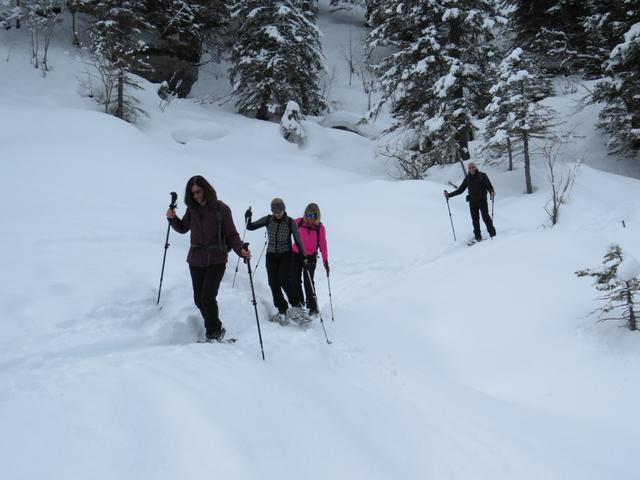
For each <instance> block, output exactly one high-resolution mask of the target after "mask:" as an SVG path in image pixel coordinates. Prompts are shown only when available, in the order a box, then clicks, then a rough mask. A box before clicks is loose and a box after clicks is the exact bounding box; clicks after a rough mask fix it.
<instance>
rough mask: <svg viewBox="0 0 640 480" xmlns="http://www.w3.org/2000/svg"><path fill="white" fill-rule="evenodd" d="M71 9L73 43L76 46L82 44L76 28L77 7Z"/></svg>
mask: <svg viewBox="0 0 640 480" xmlns="http://www.w3.org/2000/svg"><path fill="white" fill-rule="evenodd" d="M69 10H71V29H72V30H73V44H74V45H75V46H76V47H79V46H80V39H79V38H78V32H77V30H76V9H75V8H73V9H71V8H70V9H69Z"/></svg>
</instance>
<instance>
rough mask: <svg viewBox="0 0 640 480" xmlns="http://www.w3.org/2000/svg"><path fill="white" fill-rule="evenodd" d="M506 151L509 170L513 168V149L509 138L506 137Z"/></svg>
mask: <svg viewBox="0 0 640 480" xmlns="http://www.w3.org/2000/svg"><path fill="white" fill-rule="evenodd" d="M507 152H508V153H509V171H512V170H513V150H512V149H511V139H510V138H509V137H507Z"/></svg>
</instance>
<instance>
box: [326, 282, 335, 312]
mask: <svg viewBox="0 0 640 480" xmlns="http://www.w3.org/2000/svg"><path fill="white" fill-rule="evenodd" d="M327 285H328V286H329V305H331V321H332V322H334V321H335V319H334V318H333V300H332V299H331V282H330V281H329V272H327Z"/></svg>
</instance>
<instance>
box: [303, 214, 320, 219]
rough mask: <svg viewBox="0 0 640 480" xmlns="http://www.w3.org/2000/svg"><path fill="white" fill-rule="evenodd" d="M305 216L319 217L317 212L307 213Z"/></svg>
mask: <svg viewBox="0 0 640 480" xmlns="http://www.w3.org/2000/svg"><path fill="white" fill-rule="evenodd" d="M304 216H305V217H307V218H318V215H316V214H315V213H306V214H305V215H304Z"/></svg>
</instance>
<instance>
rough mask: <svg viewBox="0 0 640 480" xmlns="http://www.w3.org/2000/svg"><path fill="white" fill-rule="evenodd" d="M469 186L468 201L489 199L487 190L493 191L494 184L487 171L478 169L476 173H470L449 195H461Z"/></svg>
mask: <svg viewBox="0 0 640 480" xmlns="http://www.w3.org/2000/svg"><path fill="white" fill-rule="evenodd" d="M467 188H469V195H467V201H471V202H479V201H482V200H486V199H487V192H493V185H491V181H490V180H489V177H487V174H486V173H483V172H481V171H480V170H476V173H475V174H471V173H468V174H467V176H466V177H465V179H464V180H463V181H462V183H461V184H460V186H459V187H458V188H456V189H455V190H454V191H453V192H451V193H450V194H449V197H455V196H456V195H460V194H461V193H462V192H464V191H465V190H466V189H467Z"/></svg>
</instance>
